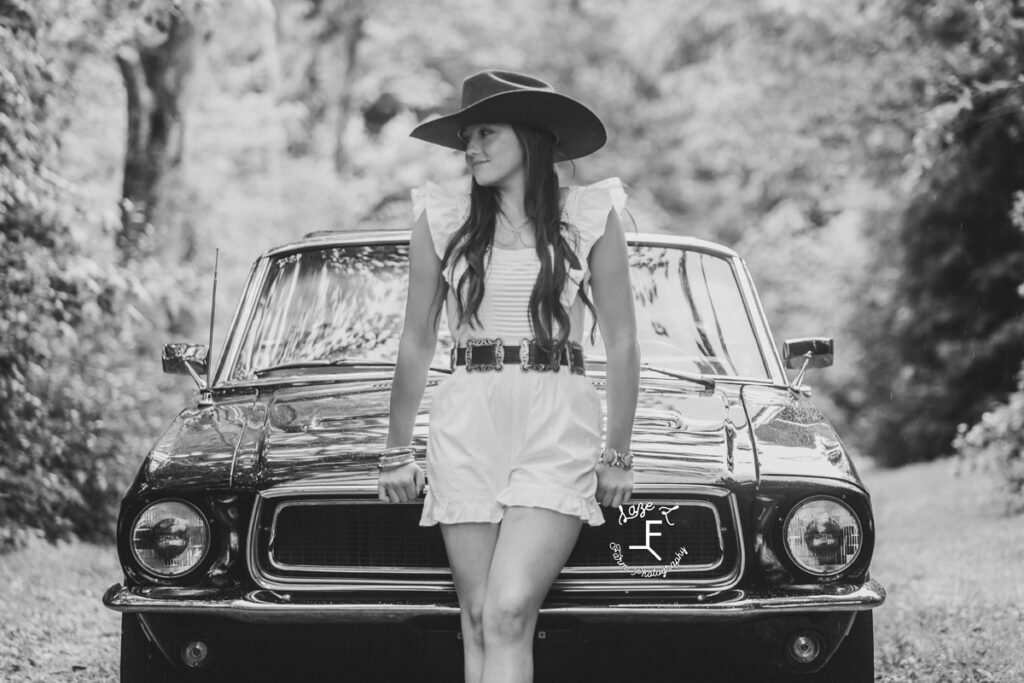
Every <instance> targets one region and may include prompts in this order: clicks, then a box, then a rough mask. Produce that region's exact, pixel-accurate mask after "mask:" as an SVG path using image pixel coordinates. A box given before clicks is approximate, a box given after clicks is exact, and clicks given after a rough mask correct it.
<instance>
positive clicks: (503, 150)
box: [462, 123, 525, 188]
mask: <svg viewBox="0 0 1024 683" xmlns="http://www.w3.org/2000/svg"><path fill="white" fill-rule="evenodd" d="M462 138H463V139H464V140H465V141H466V165H467V166H468V167H469V172H470V173H472V174H473V178H474V179H475V180H476V182H477V184H478V185H482V186H484V187H498V188H502V187H509V186H510V184H511V183H513V182H517V181H518V182H522V180H523V177H524V174H525V169H524V166H523V149H522V147H521V145H520V144H519V138H518V137H516V133H515V131H514V130H512V126H510V125H509V124H507V123H476V124H473V125H470V126H466V127H465V128H464V129H463V130H462Z"/></svg>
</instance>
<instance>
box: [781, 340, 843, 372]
mask: <svg viewBox="0 0 1024 683" xmlns="http://www.w3.org/2000/svg"><path fill="white" fill-rule="evenodd" d="M782 359H783V360H784V361H785V362H786V367H787V368H790V369H792V368H800V367H803V366H804V365H805V364H806V366H807V367H808V368H827V367H828V366H830V365H832V362H833V361H834V359H835V341H834V340H833V339H832V337H808V338H806V339H787V340H786V341H785V342H783V344H782Z"/></svg>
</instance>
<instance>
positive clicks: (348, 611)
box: [103, 580, 885, 624]
mask: <svg viewBox="0 0 1024 683" xmlns="http://www.w3.org/2000/svg"><path fill="white" fill-rule="evenodd" d="M159 591H160V592H159V594H155V593H154V591H147V589H145V588H142V589H138V588H125V587H123V586H121V585H120V584H115V585H113V586H111V587H110V589H109V590H107V592H106V594H105V595H104V596H103V604H104V605H106V606H107V607H109V608H110V609H112V610H115V611H117V612H126V613H145V614H165V615H172V614H175V615H186V614H187V615H196V616H207V617H225V618H229V619H236V620H239V621H249V622H262V623H273V622H279V623H289V622H290V623H344V622H362V623H369V622H377V623H381V622H396V621H406V620H409V619H412V618H415V617H431V616H448V615H457V614H458V613H459V606H458V603H457V602H451V603H444V602H438V601H435V602H430V603H416V602H411V601H384V600H382V601H377V602H370V601H362V602H360V601H348V600H334V601H332V600H329V599H317V600H315V601H313V600H305V601H303V602H294V601H292V598H291V596H290V595H288V594H283V593H277V592H273V591H266V590H257V591H252V592H250V593H246V594H245V595H244V596H241V597H236V598H230V599H216V598H210V597H197V596H196V595H195V591H189V590H188V589H181V590H180V591H179V592H178V593H180V594H179V595H177V596H176V592H175V591H174V589H168V588H161V589H159ZM884 601H885V589H884V588H882V586H881V584H879V583H878V582H877V581H874V580H870V581H868V582H867V583H865V584H864V585H863V586H851V585H847V584H837V585H835V584H834V585H822V586H800V587H796V588H795V587H786V588H784V589H776V590H771V591H758V592H755V591H741V590H730V591H723V592H722V593H717V594H712V595H708V596H700V597H699V598H693V599H690V600H688V601H686V602H673V601H671V600H665V601H661V602H654V601H649V602H637V601H629V600H617V601H609V602H608V603H606V604H588V605H579V604H573V605H563V604H559V603H558V602H557V598H555V599H553V600H551V601H549V605H548V606H545V607H542V608H541V610H540V613H541V616H544V615H551V616H558V617H575V618H578V619H580V620H581V621H587V622H604V623H620V624H635V623H656V622H677V621H688V622H700V621H742V620H748V619H755V618H758V617H767V616H783V615H787V614H802V613H809V612H853V611H860V610H869V609H874V608H875V607H878V606H879V605H881V604H882V603H883V602H884Z"/></svg>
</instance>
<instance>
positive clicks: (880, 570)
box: [0, 461, 1024, 683]
mask: <svg viewBox="0 0 1024 683" xmlns="http://www.w3.org/2000/svg"><path fill="white" fill-rule="evenodd" d="M864 478H865V481H866V482H867V485H868V487H869V488H870V489H871V492H872V495H873V497H874V504H875V518H876V526H877V528H878V545H877V547H876V550H875V559H874V563H873V574H874V576H875V577H876V578H878V579H879V580H880V581H881V582H882V583H883V584H884V585H885V587H886V589H887V590H888V593H889V597H888V600H887V601H886V603H885V605H884V606H883V607H882V608H880V609H879V610H878V611H877V612H876V614H875V629H876V632H875V657H876V671H877V673H876V679H877V680H879V681H883V682H886V683H903V682H906V681H929V682H939V683H945V682H950V683H952V682H956V683H963V682H971V683H991V682H997V681H998V682H1000V683H1003V682H1005V683H1017V682H1019V681H1024V656H1022V654H1021V652H1022V648H1024V520H1022V518H1020V517H1016V518H1010V517H1004V516H1002V514H1001V507H1000V504H999V503H998V502H997V501H996V500H995V499H994V497H993V496H992V484H991V482H989V481H988V480H986V479H985V478H983V477H981V476H978V475H969V476H964V477H957V476H956V475H955V472H954V469H953V465H952V464H951V463H950V462H949V461H946V462H936V463H929V464H925V465H914V466H910V467H905V468H903V469H900V470H896V471H887V470H879V469H871V470H867V471H866V472H865V473H864ZM119 579H120V570H119V568H118V566H117V557H116V553H115V552H114V549H113V548H109V547H101V546H93V545H87V544H77V543H76V544H64V545H59V546H50V545H47V544H45V543H41V542H36V543H33V544H32V545H30V546H29V547H28V548H26V549H24V550H21V551H19V552H16V553H11V554H8V555H0V586H2V588H0V615H2V619H0V680H4V681H8V680H10V681H19V682H21V681H28V682H33V681H72V682H76V683H91V682H98V681H110V680H116V679H117V666H118V646H119V634H120V619H119V617H118V616H117V615H116V614H114V613H113V612H110V611H108V610H107V609H105V608H104V607H103V606H102V605H101V604H100V596H101V595H102V594H103V591H104V590H105V589H106V588H107V586H109V585H110V584H111V583H114V582H115V581H118V580H119Z"/></svg>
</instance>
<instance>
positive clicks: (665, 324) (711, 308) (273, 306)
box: [229, 244, 768, 381]
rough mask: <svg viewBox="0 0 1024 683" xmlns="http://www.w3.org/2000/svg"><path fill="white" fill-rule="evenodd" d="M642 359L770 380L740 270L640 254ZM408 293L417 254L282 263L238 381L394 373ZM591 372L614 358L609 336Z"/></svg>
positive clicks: (711, 260) (248, 340) (274, 268)
mask: <svg viewBox="0 0 1024 683" xmlns="http://www.w3.org/2000/svg"><path fill="white" fill-rule="evenodd" d="M630 266H631V278H632V283H633V300H634V302H635V306H636V315H637V331H638V335H639V338H640V348H641V357H642V360H643V362H644V363H645V364H649V365H650V366H653V367H660V368H663V369H667V370H671V371H675V372H680V373H686V374H695V375H709V376H719V377H747V378H759V379H767V378H768V371H767V366H766V363H765V359H764V357H763V355H762V353H761V349H760V347H759V345H758V343H757V338H756V336H755V334H754V330H753V326H752V324H751V319H752V312H751V311H750V310H749V309H748V305H747V302H746V300H745V299H744V297H743V295H742V293H741V290H740V287H739V284H738V276H737V273H736V272H735V270H734V266H733V263H732V262H731V261H730V260H728V259H724V258H721V257H719V256H715V255H713V254H707V253H704V252H700V251H691V250H685V249H681V248H676V247H660V246H635V247H631V248H630ZM407 286H408V246H407V245H402V244H398V245H396V244H385V245H367V246H345V247H325V248H318V249H310V250H306V251H301V252H297V253H292V254H287V255H283V256H280V257H277V258H274V259H273V260H272V261H271V262H270V264H269V269H268V271H267V275H266V277H265V279H264V280H263V283H262V287H261V290H260V292H259V294H258V299H257V301H256V306H255V309H254V311H253V314H252V316H251V318H250V321H249V324H248V326H247V327H246V329H245V330H244V333H243V337H242V339H241V344H240V346H239V352H238V355H237V357H236V361H235V363H234V366H233V367H232V369H231V371H230V373H229V379H230V380H232V381H246V380H250V379H253V378H255V377H257V376H266V375H268V374H271V373H274V372H292V373H294V372H303V371H304V370H308V371H315V372H329V371H337V372H341V371H345V370H348V371H351V369H352V368H354V367H356V368H358V367H360V364H363V365H364V366H368V367H374V366H376V367H380V366H381V364H385V365H386V364H388V363H393V362H394V360H395V358H396V357H397V355H398V340H399V337H400V335H401V333H402V320H403V316H404V312H405V297H406V289H407ZM443 318H444V315H443V314H442V320H441V331H440V342H439V344H438V348H437V352H436V354H435V358H434V365H439V366H447V365H448V358H449V353H450V350H451V347H452V340H451V338H450V336H449V335H448V331H447V324H446V320H444V319H443ZM590 329H591V323H590V320H589V316H588V320H587V321H586V327H585V330H586V333H585V335H584V336H585V337H586V340H585V342H586V343H585V345H584V347H585V352H586V356H587V359H588V362H591V363H594V364H599V363H600V362H601V361H603V360H604V356H605V351H604V345H603V343H602V341H601V336H600V331H599V330H598V332H597V334H596V338H595V340H594V341H593V343H591V340H590V339H589V333H590Z"/></svg>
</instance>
